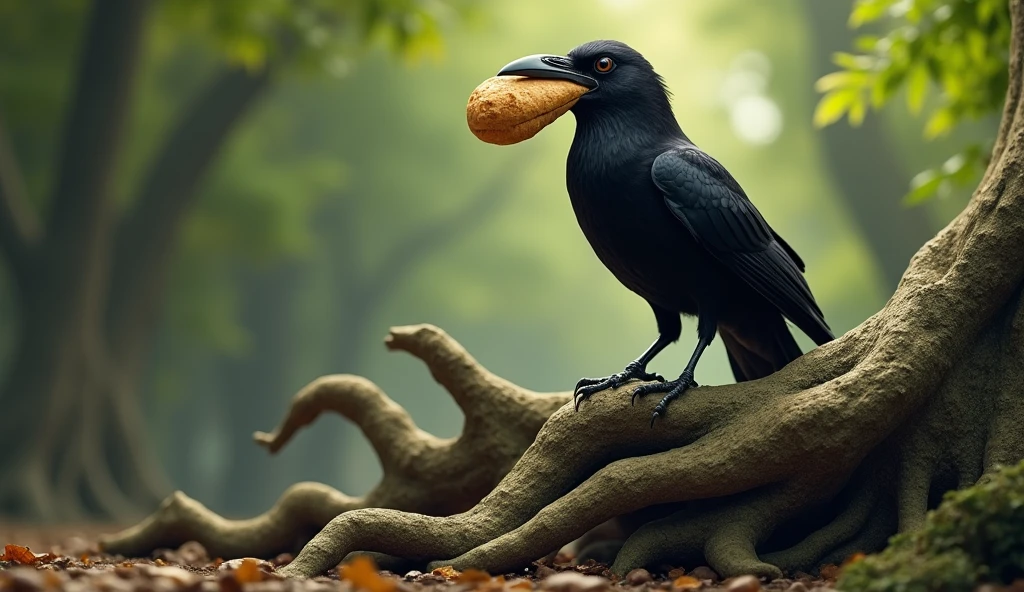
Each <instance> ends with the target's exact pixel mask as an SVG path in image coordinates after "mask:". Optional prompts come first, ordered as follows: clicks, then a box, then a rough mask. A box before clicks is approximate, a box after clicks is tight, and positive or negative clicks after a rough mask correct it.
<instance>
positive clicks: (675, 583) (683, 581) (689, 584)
mask: <svg viewBox="0 0 1024 592" xmlns="http://www.w3.org/2000/svg"><path fill="white" fill-rule="evenodd" d="M701 586H702V584H701V582H700V580H698V579H697V578H695V577H693V576H679V577H678V578H676V579H674V580H672V587H673V588H679V589H681V590H693V589H695V588H700V587H701Z"/></svg>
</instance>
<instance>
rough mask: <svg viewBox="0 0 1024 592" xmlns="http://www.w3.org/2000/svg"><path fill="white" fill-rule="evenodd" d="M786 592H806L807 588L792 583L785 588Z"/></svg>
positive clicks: (797, 583) (801, 584)
mask: <svg viewBox="0 0 1024 592" xmlns="http://www.w3.org/2000/svg"><path fill="white" fill-rule="evenodd" d="M786 592H807V586H805V585H804V583H803V582H793V584H792V585H791V586H790V587H789V588H786Z"/></svg>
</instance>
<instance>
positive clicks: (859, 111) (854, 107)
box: [849, 95, 867, 127]
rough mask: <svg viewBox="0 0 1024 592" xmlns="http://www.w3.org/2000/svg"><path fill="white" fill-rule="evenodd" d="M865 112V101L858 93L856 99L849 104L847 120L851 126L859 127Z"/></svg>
mask: <svg viewBox="0 0 1024 592" xmlns="http://www.w3.org/2000/svg"><path fill="white" fill-rule="evenodd" d="M866 114H867V103H866V102H865V101H864V100H863V98H862V97H860V96H859V95H858V98H857V100H856V101H854V102H853V103H851V104H850V111H849V122H850V125H851V126H853V127H859V126H860V124H862V123H864V116H865V115H866Z"/></svg>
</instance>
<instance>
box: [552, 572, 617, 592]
mask: <svg viewBox="0 0 1024 592" xmlns="http://www.w3.org/2000/svg"><path fill="white" fill-rule="evenodd" d="M540 587H541V589H542V590H551V591H552V592H596V591H597V590H607V589H609V588H611V582H610V581H608V580H606V579H604V578H602V577H598V576H585V575H583V574H581V573H578V572H575V571H563V572H559V573H556V574H555V575H553V576H550V577H548V578H545V579H544V580H543V581H541V583H540Z"/></svg>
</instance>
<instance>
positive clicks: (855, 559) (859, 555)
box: [839, 553, 865, 568]
mask: <svg viewBox="0 0 1024 592" xmlns="http://www.w3.org/2000/svg"><path fill="white" fill-rule="evenodd" d="M864 557H865V555H864V554H863V553H854V554H853V555H850V556H849V557H847V558H846V561H843V564H842V565H841V566H839V567H840V568H843V567H846V566H847V565H851V564H854V563H857V562H858V561H860V560H861V559H864Z"/></svg>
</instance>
